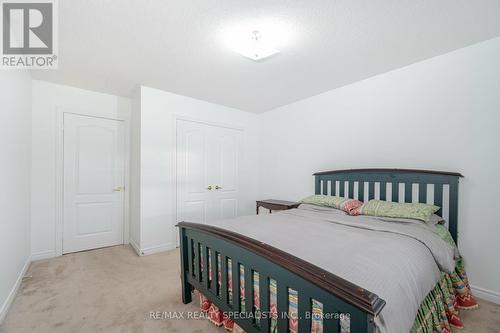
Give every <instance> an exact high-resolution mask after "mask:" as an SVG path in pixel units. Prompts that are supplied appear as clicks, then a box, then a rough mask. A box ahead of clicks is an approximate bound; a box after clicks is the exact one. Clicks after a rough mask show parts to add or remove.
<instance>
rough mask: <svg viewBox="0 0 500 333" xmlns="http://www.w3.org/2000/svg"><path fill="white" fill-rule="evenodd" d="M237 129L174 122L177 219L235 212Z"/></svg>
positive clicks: (214, 217)
mask: <svg viewBox="0 0 500 333" xmlns="http://www.w3.org/2000/svg"><path fill="white" fill-rule="evenodd" d="M240 141H241V131H240V130H236V129H231V128H226V127H219V126H212V125H206V124H202V123H197V122H191V121H184V120H178V121H177V221H178V222H180V221H186V222H196V223H207V222H211V221H216V220H219V219H225V218H232V217H236V216H237V215H238V201H239V191H238V189H239V188H238V187H239V186H238V183H239V170H238V164H239V161H240V154H241V153H240V151H241V150H240V145H241V143H240Z"/></svg>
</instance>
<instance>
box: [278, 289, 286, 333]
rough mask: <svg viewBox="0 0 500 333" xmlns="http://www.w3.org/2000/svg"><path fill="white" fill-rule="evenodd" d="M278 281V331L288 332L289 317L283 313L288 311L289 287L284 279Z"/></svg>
mask: <svg viewBox="0 0 500 333" xmlns="http://www.w3.org/2000/svg"><path fill="white" fill-rule="evenodd" d="M277 282H278V295H277V296H278V301H277V303H278V304H277V306H278V310H277V311H278V333H288V319H287V318H286V316H284V315H282V314H284V313H288V287H287V286H286V284H285V282H284V281H277Z"/></svg>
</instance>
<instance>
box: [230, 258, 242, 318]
mask: <svg viewBox="0 0 500 333" xmlns="http://www.w3.org/2000/svg"><path fill="white" fill-rule="evenodd" d="M231 264H232V268H233V272H232V279H233V286H232V287H233V311H236V312H239V311H241V310H240V308H241V307H240V305H241V304H240V265H239V264H238V261H237V260H235V258H231Z"/></svg>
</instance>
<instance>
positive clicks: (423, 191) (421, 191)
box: [418, 183, 427, 203]
mask: <svg viewBox="0 0 500 333" xmlns="http://www.w3.org/2000/svg"><path fill="white" fill-rule="evenodd" d="M418 202H420V203H427V184H424V183H420V184H418Z"/></svg>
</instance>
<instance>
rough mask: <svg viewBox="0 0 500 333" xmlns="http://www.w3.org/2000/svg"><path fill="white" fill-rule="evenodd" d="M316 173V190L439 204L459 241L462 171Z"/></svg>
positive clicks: (357, 196)
mask: <svg viewBox="0 0 500 333" xmlns="http://www.w3.org/2000/svg"><path fill="white" fill-rule="evenodd" d="M314 177H315V193H316V194H324V195H338V196H341V197H349V198H353V199H358V200H361V201H366V200H370V199H380V200H386V201H392V202H420V203H431V204H434V205H436V206H439V207H441V209H440V210H439V211H438V212H437V214H438V215H440V216H442V217H443V218H445V219H446V221H447V225H448V229H449V230H450V233H451V236H452V237H453V239H454V240H455V242H456V243H457V241H458V239H457V238H458V230H457V224H458V180H459V178H460V177H463V176H462V175H461V174H460V173H457V172H444V171H431V170H413V169H349V170H332V171H325V172H317V173H315V174H314ZM388 192H390V196H389V195H388V194H387V193H388ZM401 192H402V193H403V196H401ZM355 194H356V197H355Z"/></svg>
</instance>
